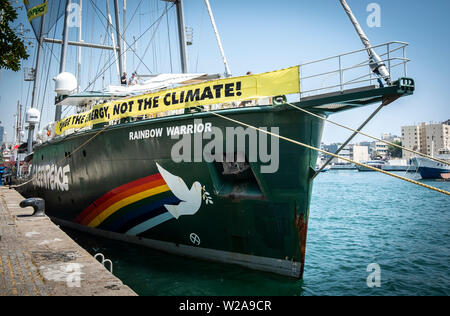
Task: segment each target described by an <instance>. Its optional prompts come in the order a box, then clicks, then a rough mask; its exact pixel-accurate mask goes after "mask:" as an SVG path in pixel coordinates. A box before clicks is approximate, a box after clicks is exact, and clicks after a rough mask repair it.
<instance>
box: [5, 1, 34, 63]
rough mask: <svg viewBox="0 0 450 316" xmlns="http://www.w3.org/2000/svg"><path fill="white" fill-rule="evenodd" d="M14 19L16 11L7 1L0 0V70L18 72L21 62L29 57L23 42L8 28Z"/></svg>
mask: <svg viewBox="0 0 450 316" xmlns="http://www.w3.org/2000/svg"><path fill="white" fill-rule="evenodd" d="M16 19H17V12H16V9H15V8H14V7H13V6H12V5H11V4H10V3H9V1H8V0H0V69H2V68H4V69H10V70H13V71H19V70H20V63H21V60H22V59H28V56H29V55H28V54H27V51H26V48H25V45H24V43H23V41H22V40H21V39H20V38H19V37H18V36H17V35H16V33H15V32H14V30H13V29H12V28H11V26H10V24H11V23H12V22H14V21H15V20H16Z"/></svg>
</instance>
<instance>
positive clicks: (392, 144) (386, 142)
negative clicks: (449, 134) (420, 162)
mask: <svg viewBox="0 0 450 316" xmlns="http://www.w3.org/2000/svg"><path fill="white" fill-rule="evenodd" d="M286 104H287V105H289V106H291V107H293V108H295V109H297V110H299V111H302V112H304V113H307V114H309V115H311V116H314V117H317V118H319V119H321V120H324V121H326V122H328V123H331V124H334V125H336V126H339V127H342V128H345V129H347V130H349V131H352V132H355V133H358V134H361V135H363V136H366V137H369V138H372V139H375V140H377V141H379V142H382V143H384V144H387V145H391V146H394V147H397V148H400V149H402V150H405V151H408V152H410V153H413V154H416V155H419V156H422V157H425V158H428V159H431V160H434V161H436V162H440V163H443V164H446V165H450V163H449V162H447V161H445V160H441V159H438V158H435V157H432V156H428V155H426V154H423V153H421V152H418V151H414V150H412V149H409V148H406V147H403V146H400V145H398V144H395V143H392V142H390V141H387V140H384V139H381V138H378V137H375V136H372V135H369V134H366V133H364V132H361V131H357V130H355V129H353V128H351V127H348V126H345V125H342V124H339V123H337V122H334V121H332V120H329V119H327V118H325V117H323V116H320V115H317V114H315V113H312V112H310V111H308V110H305V109H303V108H301V107H299V106H296V105H294V104H292V103H289V102H286Z"/></svg>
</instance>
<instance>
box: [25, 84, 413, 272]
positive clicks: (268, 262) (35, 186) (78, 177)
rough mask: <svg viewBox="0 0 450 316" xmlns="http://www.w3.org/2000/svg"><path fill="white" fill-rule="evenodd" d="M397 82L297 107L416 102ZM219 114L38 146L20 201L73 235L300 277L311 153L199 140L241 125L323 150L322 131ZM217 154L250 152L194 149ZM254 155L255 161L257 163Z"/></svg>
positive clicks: (255, 112) (281, 145)
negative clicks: (38, 205)
mask: <svg viewBox="0 0 450 316" xmlns="http://www.w3.org/2000/svg"><path fill="white" fill-rule="evenodd" d="M406 81H407V82H409V83H410V82H411V80H409V81H408V80H406ZM403 82H405V80H399V81H398V82H397V83H396V84H395V85H393V86H391V87H387V88H374V87H368V88H366V89H359V90H355V91H349V92H347V93H338V94H336V95H323V96H319V97H316V98H309V99H306V98H305V99H304V100H302V101H301V102H299V103H297V104H296V105H297V106H299V107H303V108H308V109H309V110H312V111H314V112H315V113H317V114H320V115H322V116H326V115H328V114H331V113H332V112H338V111H341V110H347V109H351V108H355V107H360V106H364V105H367V104H371V103H375V102H379V101H385V100H387V99H390V100H395V99H396V98H398V97H400V96H402V95H409V94H411V93H412V91H413V90H414V86H413V85H411V84H402V83H403ZM337 103H339V104H340V107H335V106H333V107H329V108H328V109H327V108H326V107H323V105H326V104H337ZM318 107H321V109H318ZM215 112H216V113H218V114H221V115H223V116H226V117H227V118H229V119H231V120H234V122H233V121H230V120H226V119H224V118H223V117H218V116H216V115H214V114H213V113H208V112H200V113H193V114H184V115H177V116H170V117H163V118H157V119H150V120H145V121H137V122H132V123H124V124H119V125H115V126H110V127H108V128H103V127H99V128H96V129H92V130H89V131H83V132H79V133H75V134H71V135H69V136H66V137H58V138H55V139H53V140H51V141H49V142H46V143H43V144H41V145H39V146H37V147H35V150H34V154H33V167H32V175H33V180H32V181H31V182H29V183H28V184H26V185H21V186H19V187H18V190H19V191H20V192H21V193H22V194H23V195H24V196H25V197H41V198H43V199H44V200H45V202H46V213H47V215H49V216H50V217H51V218H52V219H53V220H55V221H56V222H59V223H61V224H64V225H67V226H69V227H74V228H77V229H80V230H84V231H87V232H90V233H94V234H99V235H102V236H105V237H108V238H112V239H118V240H125V241H128V242H133V243H138V244H142V245H146V246H150V247H152V248H156V249H160V250H163V251H167V252H171V253H175V254H181V255H186V256H191V257H196V258H202V259H206V260H212V261H219V262H226V263H234V264H239V265H243V266H246V267H249V268H252V269H257V270H262V271H270V272H274V273H277V274H281V275H286V276H291V277H295V278H301V277H302V275H303V270H304V263H305V249H306V237H307V227H308V218H309V208H310V200H311V190H312V178H313V176H314V174H315V170H314V168H315V164H316V160H317V151H314V150H311V149H307V148H305V147H301V146H298V145H296V144H294V143H291V142H287V141H284V140H279V139H278V138H276V137H273V136H268V135H267V134H265V133H256V132H255V134H256V135H257V139H254V138H253V139H252V138H251V137H252V133H251V132H250V131H249V130H245V129H244V130H243V131H244V132H246V133H248V134H246V135H247V136H246V137H247V138H245V139H246V140H247V141H246V142H245V143H244V146H242V145H241V146H240V147H239V146H238V144H239V142H238V141H237V142H235V145H234V146H233V147H232V148H231V147H226V146H225V143H227V144H228V141H226V137H225V139H223V140H221V142H220V144H218V143H217V140H216V142H215V144H216V147H214V146H211V142H212V140H213V137H212V136H211V135H210V136H209V137H205V135H206V134H208V133H207V132H208V129H209V130H214V131H217V132H219V133H221V134H223V135H227V130H228V129H231V130H236V128H239V127H240V128H241V129H242V126H241V125H240V124H238V123H237V121H239V122H243V123H246V124H249V125H252V126H255V127H258V128H261V129H264V130H268V131H272V132H275V133H276V134H279V135H282V136H284V137H287V138H289V139H292V140H295V141H298V142H301V143H304V144H307V145H310V146H314V147H316V148H319V147H320V142H321V137H322V130H323V126H324V125H323V124H324V121H323V120H321V119H319V118H316V117H314V116H311V115H309V114H306V113H304V112H301V111H298V110H296V109H294V108H293V107H290V106H287V105H286V104H284V105H278V106H259V107H248V108H235V109H224V110H219V111H215ZM174 131H177V132H174ZM175 134H186V135H190V136H191V137H190V138H187V139H188V140H187V143H188V144H189V146H186V147H183V146H180V142H181V139H182V138H181V137H178V139H174V137H173V135H175ZM210 134H211V133H210ZM227 136H228V135H227ZM253 136H254V135H253ZM232 137H233V136H232ZM251 139H252V140H251ZM273 139H275V140H276V141H277V142H272V141H273ZM264 140H265V142H264ZM220 145H223V154H224V155H226V154H229V155H230V156H231V157H238V156H239V155H240V154H241V153H242V152H244V153H246V154H245V155H246V156H245V162H243V163H235V164H233V163H231V164H224V163H222V162H219V161H217V160H216V161H212V160H211V159H208V157H206V156H205V155H203V157H201V156H202V155H201V154H200V157H199V155H198V154H197V155H196V154H195V149H196V148H197V149H198V148H200V152H201V153H203V154H204V153H205V152H206V149H207V148H209V149H211V147H214V150H210V153H212V154H215V153H216V151H217V150H218V147H220ZM188 147H189V148H192V149H193V153H191V152H188V151H189V150H187V148H188ZM252 148H253V151H256V152H257V153H259V154H258V155H256V159H253V160H252V159H251V158H252V157H251V154H249V153H252ZM277 149H278V152H277ZM275 152H277V153H276V154H277V155H275V156H277V157H278V161H277V162H276V168H275V169H276V170H271V171H270V172H266V171H267V170H266V171H264V170H265V169H264V167H268V165H269V164H270V163H271V162H270V161H269V160H268V159H267V155H268V154H270V153H272V154H273V153H275ZM261 153H265V154H266V155H262V154H261ZM275 156H274V157H275ZM241 157H242V155H241ZM179 158H180V159H179ZM181 158H183V159H184V160H183V159H181ZM253 158H255V157H253ZM177 160H183V161H177ZM236 160H237V159H236ZM208 161H211V162H208ZM272 162H273V161H272Z"/></svg>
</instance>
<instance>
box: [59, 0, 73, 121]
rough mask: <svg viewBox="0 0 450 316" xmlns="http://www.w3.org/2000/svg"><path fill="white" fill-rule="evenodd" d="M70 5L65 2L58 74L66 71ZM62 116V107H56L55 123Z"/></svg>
mask: <svg viewBox="0 0 450 316" xmlns="http://www.w3.org/2000/svg"><path fill="white" fill-rule="evenodd" d="M71 3H72V0H66V11H65V13H64V28H63V38H62V41H63V43H62V46H61V59H60V63H59V73H63V72H65V71H66V56H67V45H68V42H69V27H68V25H67V24H68V20H69V13H70V12H69V9H70V4H71ZM61 114H62V106H61V105H57V106H56V109H55V121H56V122H57V121H59V120H60V119H61Z"/></svg>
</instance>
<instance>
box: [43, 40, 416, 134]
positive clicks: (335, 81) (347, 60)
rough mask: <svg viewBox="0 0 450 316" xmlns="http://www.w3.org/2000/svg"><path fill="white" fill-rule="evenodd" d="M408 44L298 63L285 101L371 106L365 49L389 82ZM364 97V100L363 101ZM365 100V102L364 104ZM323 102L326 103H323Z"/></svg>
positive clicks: (372, 78) (402, 67) (372, 80)
mask: <svg viewBox="0 0 450 316" xmlns="http://www.w3.org/2000/svg"><path fill="white" fill-rule="evenodd" d="M408 45H409V44H408V43H405V42H400V41H391V42H387V43H383V44H379V45H375V46H371V47H369V48H363V49H358V50H353V51H350V52H346V53H343V54H339V55H335V56H331V57H327V58H322V59H318V60H314V61H311V62H306V63H301V64H300V65H299V78H300V93H298V94H294V95H289V96H287V99H288V100H289V101H290V102H300V103H301V104H305V106H307V107H309V106H311V105H312V106H313V107H314V108H317V109H320V108H322V109H324V110H329V111H334V110H338V109H339V108H344V107H348V106H349V103H344V102H341V101H342V100H337V99H336V96H342V95H344V94H345V95H347V94H348V95H353V96H355V97H357V99H359V100H358V102H359V103H358V104H357V105H363V104H368V103H372V102H373V101H374V100H379V96H380V95H382V94H383V92H381V91H380V93H379V95H378V94H377V93H371V95H369V96H368V95H367V93H365V92H367V91H373V90H377V89H378V88H383V85H380V81H382V80H383V78H380V77H378V76H377V75H376V74H374V73H373V71H372V69H371V67H370V64H371V63H373V61H371V60H370V58H369V50H370V49H372V50H374V51H375V52H376V53H377V54H378V55H379V57H380V58H381V60H382V62H383V63H384V64H385V66H386V68H387V70H388V72H389V74H390V77H391V81H392V82H393V81H394V80H396V79H399V78H406V77H407V75H408V74H407V63H408V62H409V61H410V60H409V59H408V58H407V57H406V48H407V47H408ZM380 79H381V80H380ZM385 84H386V83H385ZM379 90H383V89H379ZM365 96H368V97H367V98H364V97H365ZM267 100H269V101H267ZM335 100H337V101H336V102H339V104H334V101H335ZM354 100H356V99H354ZM366 100H368V101H367V102H366ZM322 101H323V103H322ZM326 101H329V102H328V103H326ZM98 102H99V101H98ZM103 102H105V101H103ZM94 103H97V102H94ZM243 104H244V105H243ZM273 104H275V102H272V98H262V99H260V100H258V99H255V100H250V101H244V102H228V103H224V104H214V105H209V106H205V108H207V109H208V110H212V111H214V110H222V109H228V108H238V107H252V106H253V107H254V106H264V105H273ZM320 104H322V105H320ZM323 104H325V105H323ZM327 104H328V105H327ZM91 105H94V104H91ZM184 113H185V111H184V110H183V109H182V110H172V111H168V112H162V113H158V114H157V115H150V116H148V115H147V116H143V117H135V118H131V120H132V121H135V120H142V119H144V120H149V119H152V118H156V117H164V116H173V115H182V114H184ZM117 124H120V120H114V121H110V122H107V123H106V124H105V125H117ZM54 126H55V124H54V122H53V123H50V124H49V125H48V127H49V130H50V129H52V128H54ZM92 128H93V127H92V126H88V127H84V128H82V129H69V130H67V131H65V132H64V133H63V134H62V136H67V135H70V134H73V133H77V132H81V131H85V130H89V129H92ZM45 136H47V135H44V137H43V139H41V141H46V140H50V139H52V138H54V137H56V135H55V134H54V131H51V135H49V137H45Z"/></svg>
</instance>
